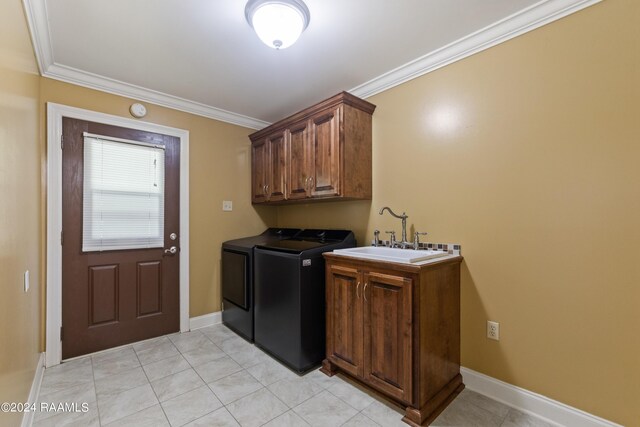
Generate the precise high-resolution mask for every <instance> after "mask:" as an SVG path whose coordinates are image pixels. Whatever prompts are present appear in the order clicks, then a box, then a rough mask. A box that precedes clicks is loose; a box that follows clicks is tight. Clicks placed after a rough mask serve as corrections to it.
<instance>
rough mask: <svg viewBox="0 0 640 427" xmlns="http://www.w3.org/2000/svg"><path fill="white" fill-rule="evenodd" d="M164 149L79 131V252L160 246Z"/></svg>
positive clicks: (162, 228) (158, 146)
mask: <svg viewBox="0 0 640 427" xmlns="http://www.w3.org/2000/svg"><path fill="white" fill-rule="evenodd" d="M164 154H165V153H164V147H163V146H160V145H153V144H145V143H141V142H137V141H128V140H124V139H119V138H112V137H105V136H100V135H94V134H90V133H87V132H85V133H84V179H83V217H82V219H83V228H82V230H83V232H82V251H83V252H91V251H109V250H121V249H141V248H156V247H163V246H164V157H165V155H164Z"/></svg>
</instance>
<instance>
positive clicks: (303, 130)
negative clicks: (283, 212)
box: [287, 120, 313, 200]
mask: <svg viewBox="0 0 640 427" xmlns="http://www.w3.org/2000/svg"><path fill="white" fill-rule="evenodd" d="M309 124H310V121H308V120H305V121H303V122H302V123H299V124H297V125H296V126H292V127H291V129H289V153H288V156H287V159H288V169H289V187H288V192H287V197H288V198H289V199H290V200H296V199H305V198H307V197H309V196H310V195H311V187H310V177H311V165H312V159H311V154H312V151H313V150H312V149H311V144H310V138H309V136H310V130H309V128H310V125H309Z"/></svg>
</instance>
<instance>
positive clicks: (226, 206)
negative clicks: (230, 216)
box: [222, 200, 233, 212]
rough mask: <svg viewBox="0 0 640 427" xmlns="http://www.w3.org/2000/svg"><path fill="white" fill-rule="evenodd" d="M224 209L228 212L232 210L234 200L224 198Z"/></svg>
mask: <svg viewBox="0 0 640 427" xmlns="http://www.w3.org/2000/svg"><path fill="white" fill-rule="evenodd" d="M222 210H223V211H226V212H231V211H232V210H233V202H232V201H231V200H223V201H222Z"/></svg>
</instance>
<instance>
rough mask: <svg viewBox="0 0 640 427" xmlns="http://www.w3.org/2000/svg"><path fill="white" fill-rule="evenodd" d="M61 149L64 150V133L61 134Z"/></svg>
mask: <svg viewBox="0 0 640 427" xmlns="http://www.w3.org/2000/svg"><path fill="white" fill-rule="evenodd" d="M60 149H61V150H64V135H60Z"/></svg>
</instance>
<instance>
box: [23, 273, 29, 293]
mask: <svg viewBox="0 0 640 427" xmlns="http://www.w3.org/2000/svg"><path fill="white" fill-rule="evenodd" d="M28 290H29V270H27V271H25V272H24V291H25V292H27V291H28Z"/></svg>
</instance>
